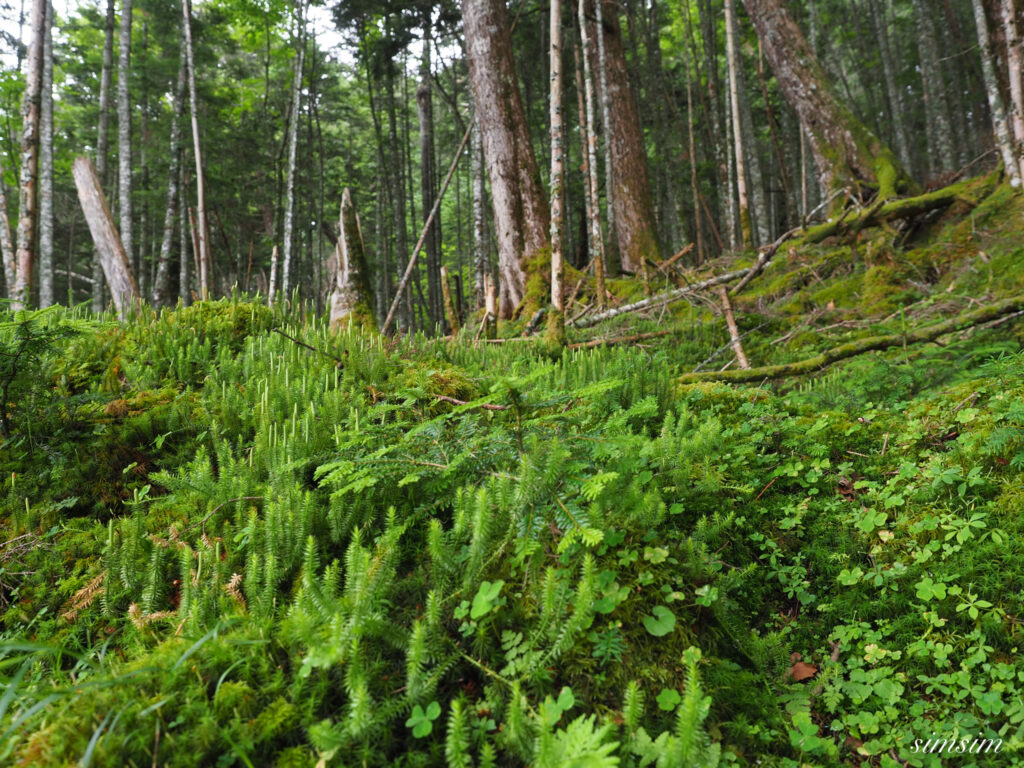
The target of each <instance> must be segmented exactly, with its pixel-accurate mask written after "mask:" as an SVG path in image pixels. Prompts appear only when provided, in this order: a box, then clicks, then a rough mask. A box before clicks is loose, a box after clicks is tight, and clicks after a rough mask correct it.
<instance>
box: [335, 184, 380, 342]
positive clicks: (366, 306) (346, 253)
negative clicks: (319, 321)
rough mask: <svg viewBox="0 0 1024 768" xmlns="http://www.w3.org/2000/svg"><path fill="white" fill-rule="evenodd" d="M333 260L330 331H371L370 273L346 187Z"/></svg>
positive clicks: (372, 320)
mask: <svg viewBox="0 0 1024 768" xmlns="http://www.w3.org/2000/svg"><path fill="white" fill-rule="evenodd" d="M335 258H336V260H337V264H338V271H337V274H336V275H335V281H334V290H333V291H332V293H331V316H330V321H331V327H333V328H337V327H338V326H340V325H341V324H343V323H346V324H347V323H352V324H353V326H354V327H361V328H365V329H367V330H375V329H376V327H377V323H376V321H375V320H374V316H373V292H372V291H371V289H370V271H369V269H367V266H366V251H365V249H364V247H363V232H362V228H361V227H360V226H359V216H358V214H357V213H356V209H355V206H353V205H352V195H351V193H350V192H349V191H348V187H346V188H345V191H344V192H343V193H342V195H341V214H340V218H339V221H338V244H337V245H336V246H335Z"/></svg>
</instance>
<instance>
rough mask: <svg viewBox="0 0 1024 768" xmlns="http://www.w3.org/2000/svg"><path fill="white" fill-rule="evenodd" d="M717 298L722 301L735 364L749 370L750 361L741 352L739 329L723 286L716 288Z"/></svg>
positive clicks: (741, 343) (727, 292) (741, 344)
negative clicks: (734, 355) (734, 354)
mask: <svg viewBox="0 0 1024 768" xmlns="http://www.w3.org/2000/svg"><path fill="white" fill-rule="evenodd" d="M718 296H719V298H720V299H721V300H722V312H723V313H724V314H725V324H726V325H727V326H729V339H730V342H731V343H732V351H733V352H735V353H736V362H737V363H739V366H740V368H744V369H746V368H750V361H749V360H747V353H746V352H744V351H743V342H742V341H740V329H739V326H738V325H736V318H735V317H734V316H733V313H732V302H731V301H729V291H728V290H727V289H726V287H725V286H724V285H720V286H718Z"/></svg>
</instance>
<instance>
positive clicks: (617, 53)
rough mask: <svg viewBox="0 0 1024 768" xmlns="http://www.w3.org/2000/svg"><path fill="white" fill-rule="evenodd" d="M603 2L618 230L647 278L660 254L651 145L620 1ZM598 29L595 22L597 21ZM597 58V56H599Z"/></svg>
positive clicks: (626, 259)
mask: <svg viewBox="0 0 1024 768" xmlns="http://www.w3.org/2000/svg"><path fill="white" fill-rule="evenodd" d="M601 2H603V3H604V6H603V8H602V13H601V20H602V24H601V34H602V36H603V38H604V39H603V41H602V42H603V46H604V50H605V67H604V75H605V79H606V82H607V98H608V102H609V113H610V126H609V131H608V135H607V136H606V137H605V141H607V142H608V147H609V155H610V157H611V163H612V166H611V167H612V171H611V174H610V178H611V179H613V180H614V184H615V192H614V196H613V200H612V204H613V207H614V210H615V236H616V239H617V241H618V246H619V258H620V260H621V263H622V268H623V269H624V270H626V271H627V272H633V273H635V274H638V275H641V276H642V277H643V278H644V283H645V285H646V283H647V261H648V260H652V261H657V260H659V258H660V253H659V249H658V236H657V231H658V230H657V225H656V222H655V218H654V198H653V196H652V194H651V182H650V176H649V174H648V172H647V150H646V148H645V147H644V132H643V128H642V124H641V122H640V115H639V112H638V110H637V105H636V100H635V98H634V95H633V91H632V88H631V87H630V82H629V71H628V70H627V68H626V53H625V49H624V48H623V44H622V30H621V27H620V25H619V18H618V13H617V11H616V5H615V4H614V3H613V2H612V0H601ZM595 34H596V26H595ZM594 61H595V62H596V61H597V57H596V56H595V58H594Z"/></svg>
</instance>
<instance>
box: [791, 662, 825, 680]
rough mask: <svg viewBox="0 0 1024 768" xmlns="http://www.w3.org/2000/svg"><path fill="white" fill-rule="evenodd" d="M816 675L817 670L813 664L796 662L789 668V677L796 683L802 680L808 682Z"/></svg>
mask: <svg viewBox="0 0 1024 768" xmlns="http://www.w3.org/2000/svg"><path fill="white" fill-rule="evenodd" d="M816 674H818V668H817V667H816V666H814V665H813V664H808V663H807V662H806V661H798V662H797V663H796V664H794V665H793V666H792V667H790V668H789V676H790V677H791V678H793V679H794V680H796V682H798V683H799V682H801V681H803V680H810V679H811V678H812V677H814V676H815V675H816Z"/></svg>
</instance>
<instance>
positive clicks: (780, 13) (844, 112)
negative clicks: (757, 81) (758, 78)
mask: <svg viewBox="0 0 1024 768" xmlns="http://www.w3.org/2000/svg"><path fill="white" fill-rule="evenodd" d="M744 5H745V6H746V8H747V13H748V15H749V16H750V18H751V20H752V21H753V23H754V27H755V29H756V30H757V35H758V37H759V38H760V40H761V43H762V46H763V47H764V52H765V55H766V56H767V57H768V61H769V63H770V64H771V66H772V70H773V71H774V72H775V76H776V78H777V79H778V81H779V87H780V89H781V90H782V93H783V96H784V97H785V98H786V101H787V102H789V105H790V106H791V107H792V108H793V111H794V112H796V114H797V117H798V118H799V120H800V124H801V126H802V127H803V128H804V130H805V132H806V133H807V139H808V143H809V144H810V148H811V152H812V154H813V155H814V159H815V163H816V165H817V168H818V178H819V182H820V184H821V187H822V189H823V190H825V191H826V192H831V191H835V190H838V189H843V188H848V189H851V190H852V191H853V192H855V193H858V194H859V195H860V196H861V197H868V196H870V195H869V194H868V190H867V189H865V187H871V188H877V192H878V194H879V195H880V196H881V197H883V198H888V197H892V196H893V195H895V194H896V191H897V188H898V187H899V186H900V185H902V184H906V183H908V182H909V178H908V176H907V173H906V171H905V170H904V169H903V167H902V166H901V165H900V163H899V160H898V159H897V158H896V156H895V155H894V154H893V153H892V151H891V150H890V149H889V148H888V147H887V146H885V144H884V143H883V142H882V141H881V140H880V139H879V138H878V137H877V136H875V135H874V134H873V133H872V132H871V131H870V130H868V128H867V127H866V126H864V124H863V123H861V122H860V120H858V119H857V118H856V117H855V116H854V115H853V113H852V112H851V111H850V109H849V107H847V106H846V105H845V104H844V103H843V102H842V101H841V100H840V99H839V97H838V95H837V94H836V92H835V90H834V88H833V87H832V85H831V83H829V81H828V78H827V77H826V76H825V72H824V70H822V68H821V65H820V64H819V63H818V59H817V57H816V56H815V55H814V52H813V51H812V50H811V47H810V45H808V43H807V40H806V38H804V36H803V34H802V33H801V32H800V29H799V28H798V27H797V25H796V22H795V21H794V20H793V17H792V16H791V15H790V13H789V11H788V10H787V9H786V6H785V4H784V2H783V0H744Z"/></svg>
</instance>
